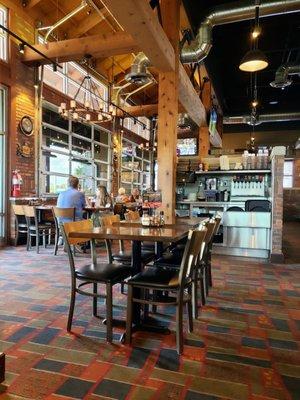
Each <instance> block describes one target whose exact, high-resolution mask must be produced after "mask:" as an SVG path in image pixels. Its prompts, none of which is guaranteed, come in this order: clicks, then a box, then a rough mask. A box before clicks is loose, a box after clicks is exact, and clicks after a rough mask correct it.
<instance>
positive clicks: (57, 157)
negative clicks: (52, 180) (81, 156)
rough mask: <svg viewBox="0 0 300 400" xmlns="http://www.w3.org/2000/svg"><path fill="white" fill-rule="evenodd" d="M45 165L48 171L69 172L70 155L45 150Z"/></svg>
mask: <svg viewBox="0 0 300 400" xmlns="http://www.w3.org/2000/svg"><path fill="white" fill-rule="evenodd" d="M42 154H43V165H44V170H45V171H47V172H59V173H62V172H63V173H66V174H68V173H69V156H67V155H64V154H58V153H55V152H52V151H48V150H43V152H42Z"/></svg>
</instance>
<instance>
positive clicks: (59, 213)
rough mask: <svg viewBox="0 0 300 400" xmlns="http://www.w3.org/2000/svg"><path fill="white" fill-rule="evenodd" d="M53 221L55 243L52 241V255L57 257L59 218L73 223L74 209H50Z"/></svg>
mask: <svg viewBox="0 0 300 400" xmlns="http://www.w3.org/2000/svg"><path fill="white" fill-rule="evenodd" d="M52 213H53V219H54V223H55V241H54V255H55V256H56V255H57V250H58V243H59V239H60V238H62V234H61V232H60V222H59V219H60V218H64V219H68V220H69V221H70V222H72V221H75V207H70V208H60V207H52Z"/></svg>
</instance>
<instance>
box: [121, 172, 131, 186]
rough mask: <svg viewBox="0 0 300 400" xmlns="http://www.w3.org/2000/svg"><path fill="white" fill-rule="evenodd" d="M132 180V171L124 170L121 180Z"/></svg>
mask: <svg viewBox="0 0 300 400" xmlns="http://www.w3.org/2000/svg"><path fill="white" fill-rule="evenodd" d="M131 180H132V171H124V170H123V171H122V172H121V181H122V182H129V183H131Z"/></svg>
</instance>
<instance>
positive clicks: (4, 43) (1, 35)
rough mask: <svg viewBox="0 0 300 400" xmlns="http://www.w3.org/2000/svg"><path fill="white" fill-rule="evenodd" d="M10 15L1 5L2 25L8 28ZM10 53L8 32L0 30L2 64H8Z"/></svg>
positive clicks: (0, 60) (0, 19)
mask: <svg viewBox="0 0 300 400" xmlns="http://www.w3.org/2000/svg"><path fill="white" fill-rule="evenodd" d="M8 19H9V13H8V8H7V7H5V6H4V5H3V4H1V3H0V23H1V24H2V25H3V26H5V27H6V28H7V27H8ZM2 39H3V40H2ZM8 61H9V51H8V34H7V32H5V31H3V32H1V29H0V62H4V63H8Z"/></svg>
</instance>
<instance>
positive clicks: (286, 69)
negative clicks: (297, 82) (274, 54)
mask: <svg viewBox="0 0 300 400" xmlns="http://www.w3.org/2000/svg"><path fill="white" fill-rule="evenodd" d="M289 75H300V65H281V66H280V67H279V68H278V70H277V71H276V73H275V80H274V81H273V82H271V83H270V85H271V86H272V87H274V88H276V89H284V88H285V87H287V86H290V85H291V84H292V83H293V81H292V80H291V79H289Z"/></svg>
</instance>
